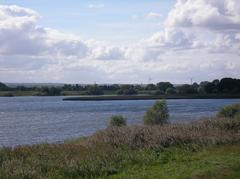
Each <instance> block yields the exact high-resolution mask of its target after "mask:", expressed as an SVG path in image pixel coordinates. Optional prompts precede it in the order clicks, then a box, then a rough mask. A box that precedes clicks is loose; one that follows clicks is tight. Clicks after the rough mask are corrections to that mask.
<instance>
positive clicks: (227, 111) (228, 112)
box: [218, 104, 240, 118]
mask: <svg viewBox="0 0 240 179" xmlns="http://www.w3.org/2000/svg"><path fill="white" fill-rule="evenodd" d="M238 113H240V104H233V105H230V106H225V107H223V108H221V109H220V111H219V112H218V117H230V118H234V117H235V116H236V115H237V114H238ZM238 116H239V114H238Z"/></svg>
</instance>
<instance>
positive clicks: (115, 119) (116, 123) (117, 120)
mask: <svg viewBox="0 0 240 179" xmlns="http://www.w3.org/2000/svg"><path fill="white" fill-rule="evenodd" d="M126 123H127V121H126V119H125V118H124V117H123V116H112V117H111V120H110V122H109V126H110V127H122V126H126Z"/></svg>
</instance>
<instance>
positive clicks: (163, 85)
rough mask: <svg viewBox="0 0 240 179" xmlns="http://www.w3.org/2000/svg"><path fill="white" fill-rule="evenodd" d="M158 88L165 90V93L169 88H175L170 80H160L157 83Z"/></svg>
mask: <svg viewBox="0 0 240 179" xmlns="http://www.w3.org/2000/svg"><path fill="white" fill-rule="evenodd" d="M157 88H158V90H160V91H164V93H165V92H166V90H167V89H168V88H173V84H171V83H169V82H160V83H158V84H157Z"/></svg>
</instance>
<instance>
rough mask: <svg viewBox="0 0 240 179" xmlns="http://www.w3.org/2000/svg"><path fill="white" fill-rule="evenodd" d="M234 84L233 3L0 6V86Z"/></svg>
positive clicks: (23, 1)
mask: <svg viewBox="0 0 240 179" xmlns="http://www.w3.org/2000/svg"><path fill="white" fill-rule="evenodd" d="M223 77H233V78H240V1H239V0H128V1H125V0H122V1H119V2H118V1H114V0H85V1H76V0H68V1H57V0H51V1H50V0H39V1H36V0H35V1H34V0H33V1H29V0H0V81H2V82H13V83H15V82H24V83H26V82H27V83H47V82H53V83H149V82H152V83H156V82H159V81H170V82H172V83H190V81H191V80H190V79H193V81H196V82H200V81H205V80H209V81H211V80H214V79H220V78H223Z"/></svg>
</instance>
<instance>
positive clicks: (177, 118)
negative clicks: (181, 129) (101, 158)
mask: <svg viewBox="0 0 240 179" xmlns="http://www.w3.org/2000/svg"><path fill="white" fill-rule="evenodd" d="M62 98H63V97H11V98H8V97H6V98H0V147H2V146H16V145H25V144H36V143H43V142H47V143H57V142H62V141H64V140H67V139H72V138H77V137H80V136H86V135H91V134H93V133H94V132H96V131H97V130H100V129H104V128H106V126H107V123H108V121H109V118H110V117H111V116H112V115H123V116H125V117H127V118H128V125H135V124H142V121H143V115H144V113H145V112H146V110H147V109H148V108H149V107H151V106H152V105H153V104H154V102H155V101H154V100H147V101H144V100H143V101H142V100H140V101H97V102H96V101H91V102H90V101H62ZM234 103H240V99H186V100H167V104H168V107H169V112H170V122H173V123H174V122H191V121H194V120H198V119H201V118H205V117H212V116H215V115H216V112H217V111H218V110H219V108H220V107H222V106H225V105H229V104H234Z"/></svg>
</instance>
